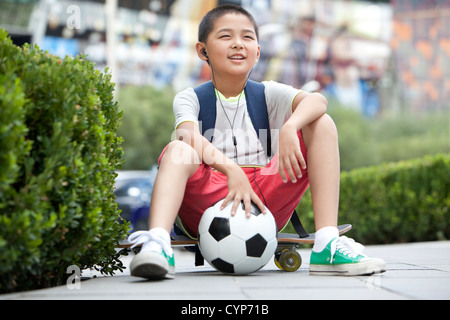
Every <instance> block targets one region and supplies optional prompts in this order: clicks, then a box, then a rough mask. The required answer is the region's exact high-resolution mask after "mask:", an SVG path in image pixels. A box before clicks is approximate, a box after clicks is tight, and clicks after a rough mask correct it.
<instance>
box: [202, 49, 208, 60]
mask: <svg viewBox="0 0 450 320" xmlns="http://www.w3.org/2000/svg"><path fill="white" fill-rule="evenodd" d="M202 54H203V55H204V56H205V57H206V58H207V59H209V57H208V54H207V53H206V50H205V49H203V50H202Z"/></svg>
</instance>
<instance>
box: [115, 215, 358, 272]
mask: <svg viewBox="0 0 450 320" xmlns="http://www.w3.org/2000/svg"><path fill="white" fill-rule="evenodd" d="M351 229H352V225H351V224H344V225H340V226H338V230H339V235H342V234H344V233H346V232H348V231H350V230H351ZM171 237H172V247H190V246H197V245H198V240H196V239H191V238H189V237H188V236H186V235H173V236H171ZM315 238H316V234H315V233H311V234H308V235H307V236H305V237H300V236H299V235H298V234H294V233H279V234H278V236H277V240H278V245H277V249H276V250H275V254H274V262H275V265H276V266H277V267H278V268H279V269H281V270H283V271H287V272H294V271H296V270H298V269H299V268H300V266H301V264H302V258H301V256H300V254H299V253H298V252H297V251H296V249H297V247H298V246H299V245H300V244H313V243H314V240H315ZM132 246H133V244H132V243H130V242H128V241H127V240H126V241H124V242H121V243H120V244H119V248H130V247H132ZM139 246H140V245H137V246H136V247H139ZM195 252H196V255H195V265H196V266H201V265H203V257H202V256H201V253H200V251H199V250H198V246H197V247H195Z"/></svg>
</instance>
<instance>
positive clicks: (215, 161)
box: [176, 122, 266, 217]
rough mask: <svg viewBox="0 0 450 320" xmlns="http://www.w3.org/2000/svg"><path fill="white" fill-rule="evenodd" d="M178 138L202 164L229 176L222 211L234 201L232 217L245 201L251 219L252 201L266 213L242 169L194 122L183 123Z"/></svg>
mask: <svg viewBox="0 0 450 320" xmlns="http://www.w3.org/2000/svg"><path fill="white" fill-rule="evenodd" d="M176 136H177V139H179V140H182V141H184V142H186V143H188V144H189V145H191V147H193V148H194V149H195V151H196V152H197V154H198V155H199V157H200V159H201V161H202V162H204V163H206V164H208V165H210V166H211V167H212V168H214V169H216V170H217V171H219V172H221V173H223V174H224V175H226V176H227V180H228V195H227V196H226V198H225V201H224V202H223V204H222V208H221V209H223V208H225V206H226V205H227V204H228V203H229V202H231V201H233V206H232V208H231V215H234V214H235V213H236V210H237V207H238V205H239V203H240V202H241V201H243V203H244V206H245V211H246V213H247V217H250V214H251V201H253V202H254V203H255V204H256V205H257V206H258V208H259V209H260V210H261V212H263V213H265V212H266V209H265V206H264V203H263V202H262V201H261V200H260V199H259V197H258V196H257V195H256V193H255V192H254V191H253V189H252V187H251V185H250V182H249V181H248V179H247V176H246V175H245V173H244V171H243V170H242V169H241V167H239V166H238V165H237V164H236V162H234V161H233V160H231V159H229V158H228V157H227V156H225V155H224V154H223V153H222V152H221V151H220V150H218V149H217V148H216V147H215V146H214V145H213V144H212V143H211V142H209V141H208V140H207V139H206V138H205V137H203V135H202V134H201V133H200V131H199V129H198V127H197V125H196V124H194V123H192V122H184V123H181V124H180V125H179V126H178V128H177V130H176Z"/></svg>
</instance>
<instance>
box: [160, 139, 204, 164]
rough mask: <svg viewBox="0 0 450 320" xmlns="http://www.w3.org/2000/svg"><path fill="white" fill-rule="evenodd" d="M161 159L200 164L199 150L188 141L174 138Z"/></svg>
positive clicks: (176, 162) (177, 162)
mask: <svg viewBox="0 0 450 320" xmlns="http://www.w3.org/2000/svg"><path fill="white" fill-rule="evenodd" d="M161 161H170V162H171V163H175V164H199V163H200V160H199V157H198V154H197V152H196V151H195V149H194V148H192V147H191V146H190V145H188V144H187V143H185V142H183V141H180V140H174V141H171V142H170V143H169V144H168V145H167V148H166V151H165V153H164V157H163V158H162V160H161Z"/></svg>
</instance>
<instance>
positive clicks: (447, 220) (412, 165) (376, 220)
mask: <svg viewBox="0 0 450 320" xmlns="http://www.w3.org/2000/svg"><path fill="white" fill-rule="evenodd" d="M449 172H450V154H440V155H436V156H426V157H423V158H420V159H414V160H408V161H402V162H395V163H386V164H383V165H379V166H372V167H366V168H360V169H354V170H352V171H349V172H342V174H341V193H340V203H339V205H340V208H339V223H341V224H344V223H351V224H352V225H353V230H352V231H351V233H350V236H351V237H353V238H355V240H356V241H359V242H361V243H363V244H383V243H395V242H413V241H433V240H443V239H449V238H450V179H449ZM297 212H298V213H299V216H300V218H301V220H302V222H303V223H304V224H305V227H306V228H307V230H308V231H309V230H314V215H313V212H312V205H311V195H310V192H309V191H308V192H307V193H306V194H305V196H304V197H303V199H302V202H301V203H300V205H299V207H298V208H297ZM290 231H291V232H292V230H290ZM310 232H312V231H310Z"/></svg>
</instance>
